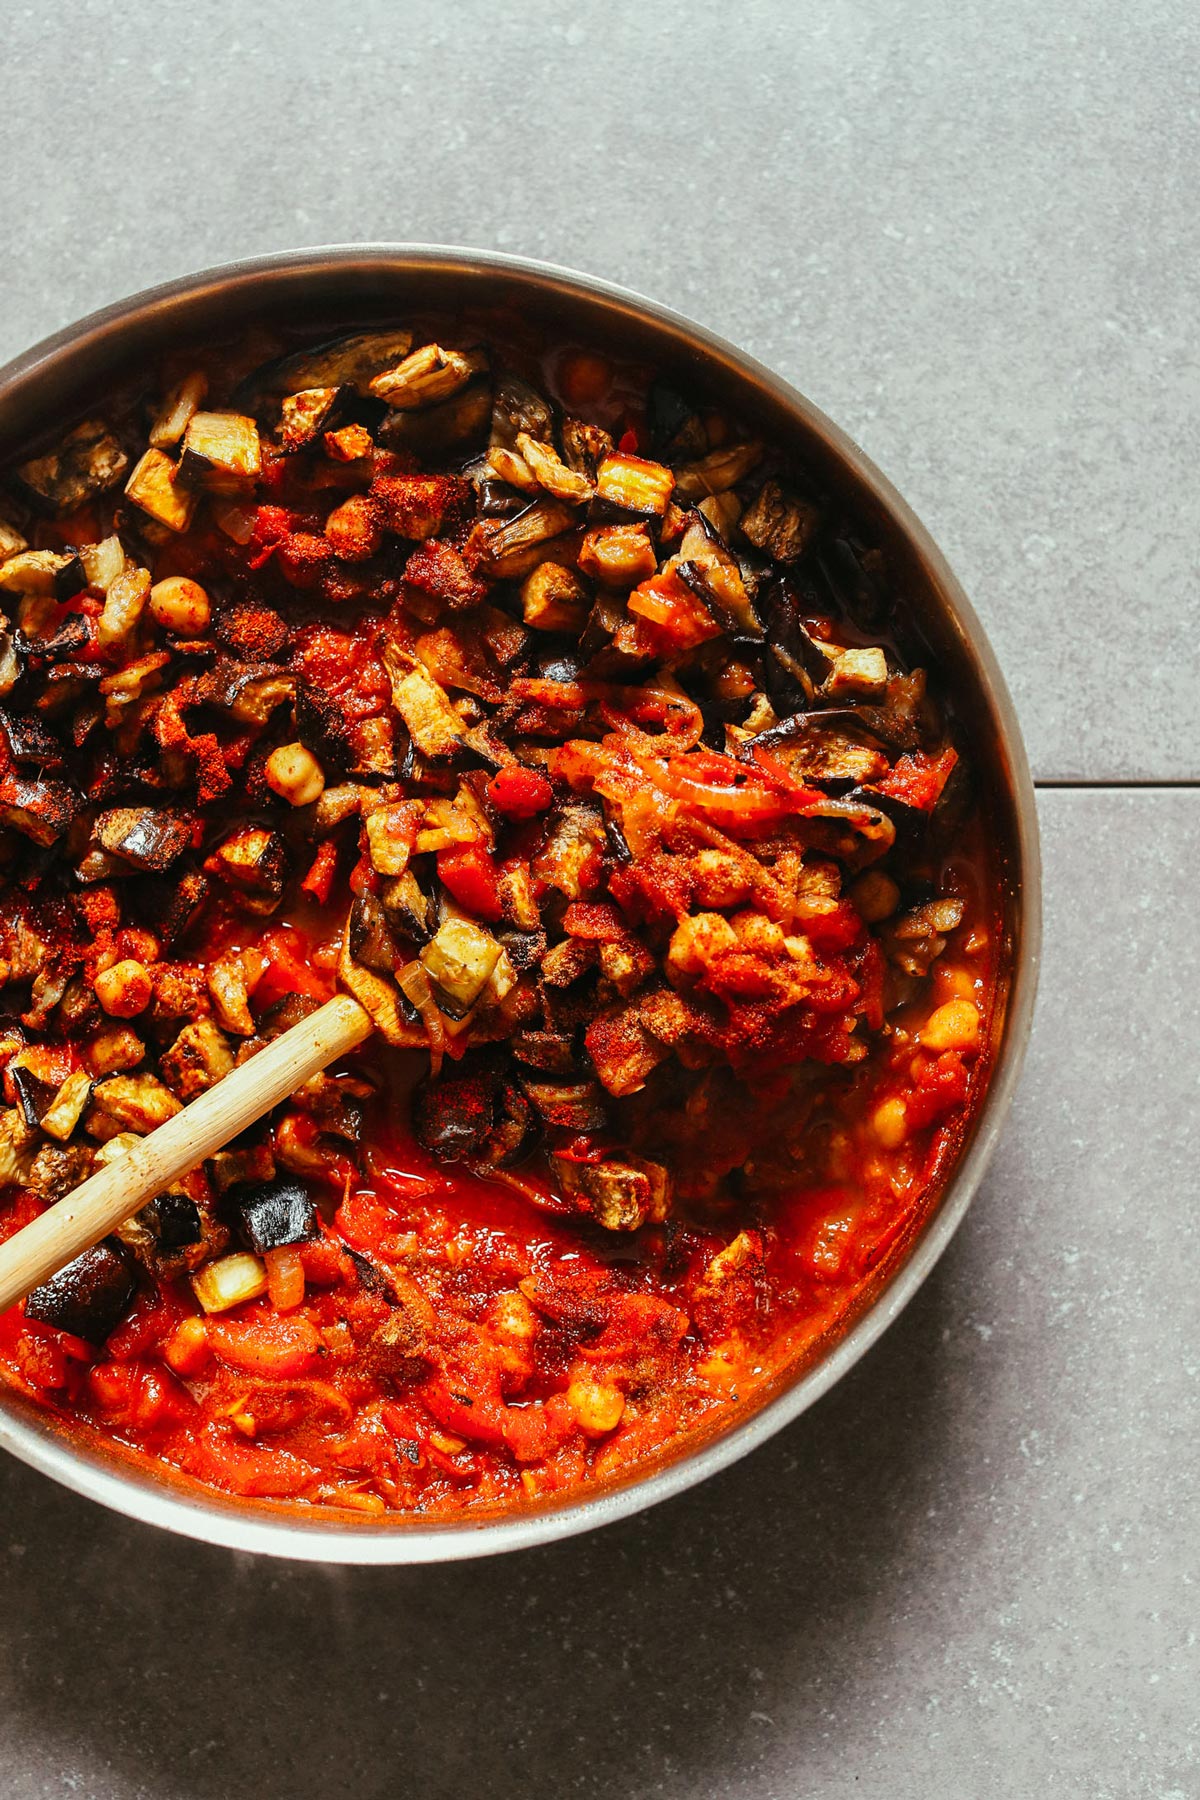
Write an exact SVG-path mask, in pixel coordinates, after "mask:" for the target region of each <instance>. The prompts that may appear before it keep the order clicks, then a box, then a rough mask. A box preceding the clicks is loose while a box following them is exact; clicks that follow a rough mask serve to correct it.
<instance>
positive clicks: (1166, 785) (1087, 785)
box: [1033, 775, 1200, 794]
mask: <svg viewBox="0 0 1200 1800" xmlns="http://www.w3.org/2000/svg"><path fill="white" fill-rule="evenodd" d="M1033 785H1034V787H1035V788H1036V789H1037V790H1038V792H1043V791H1044V792H1047V793H1061V792H1063V791H1064V790H1066V791H1067V792H1070V791H1071V790H1072V789H1075V790H1078V791H1080V792H1083V793H1095V792H1100V793H1110V794H1111V793H1122V792H1133V793H1136V792H1138V791H1139V790H1141V791H1145V790H1147V789H1149V790H1150V791H1151V792H1155V791H1157V792H1158V793H1180V792H1182V793H1188V792H1191V793H1194V792H1195V791H1196V790H1197V789H1200V781H1194V780H1191V779H1190V778H1188V777H1182V778H1181V779H1179V780H1178V781H1173V780H1171V779H1170V778H1166V779H1154V778H1149V777H1148V778H1146V779H1145V780H1142V779H1139V778H1137V777H1134V778H1133V779H1130V780H1121V779H1117V780H1115V781H1084V780H1079V781H1076V780H1074V779H1073V778H1071V777H1069V776H1066V777H1063V778H1062V779H1059V778H1058V777H1057V776H1053V775H1050V776H1046V777H1044V778H1041V779H1035V780H1034V784H1033Z"/></svg>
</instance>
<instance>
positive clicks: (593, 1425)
mask: <svg viewBox="0 0 1200 1800" xmlns="http://www.w3.org/2000/svg"><path fill="white" fill-rule="evenodd" d="M567 1404H568V1406H569V1407H570V1408H571V1411H572V1412H573V1413H574V1414H575V1420H576V1423H577V1424H578V1426H579V1429H580V1430H581V1431H586V1432H587V1434H588V1436H589V1437H605V1436H606V1435H607V1433H608V1432H610V1431H615V1430H616V1428H617V1426H618V1425H619V1424H620V1423H621V1415H622V1413H623V1412H624V1411H625V1396H624V1394H623V1393H622V1392H621V1390H620V1388H618V1387H612V1386H610V1385H609V1383H608V1382H606V1381H593V1380H592V1379H591V1378H590V1377H588V1376H583V1377H581V1378H580V1379H579V1380H577V1381H573V1382H572V1383H571V1384H570V1386H569V1387H568V1389H567Z"/></svg>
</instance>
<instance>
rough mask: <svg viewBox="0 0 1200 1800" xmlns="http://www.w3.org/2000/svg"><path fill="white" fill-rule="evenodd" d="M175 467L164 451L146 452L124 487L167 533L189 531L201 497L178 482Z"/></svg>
mask: <svg viewBox="0 0 1200 1800" xmlns="http://www.w3.org/2000/svg"><path fill="white" fill-rule="evenodd" d="M175 472H176V470H175V464H174V463H173V462H172V461H171V458H170V457H169V456H168V455H167V453H166V451H165V450H147V452H146V454H145V456H143V458H142V460H141V461H140V462H139V463H138V464H137V466H136V468H135V469H134V471H133V474H132V475H131V476H130V477H129V480H128V481H127V482H126V483H125V492H126V493H127V494H128V495H129V498H130V499H131V500H132V501H133V503H134V505H135V506H140V507H141V509H142V511H143V512H144V513H148V514H149V515H150V517H151V518H152V519H154V520H155V521H156V523H157V524H159V525H165V526H166V527H167V529H168V531H186V530H187V528H188V526H189V525H190V524H191V522H192V514H193V513H194V512H195V510H196V502H197V498H198V496H197V495H196V494H194V493H191V492H190V491H189V490H188V489H187V488H186V487H184V486H183V485H182V484H181V483H177V482H176V480H175Z"/></svg>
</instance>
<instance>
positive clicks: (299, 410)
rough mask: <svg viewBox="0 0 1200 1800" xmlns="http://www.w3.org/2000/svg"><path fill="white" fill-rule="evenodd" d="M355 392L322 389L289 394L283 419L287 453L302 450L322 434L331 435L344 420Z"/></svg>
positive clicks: (305, 389)
mask: <svg viewBox="0 0 1200 1800" xmlns="http://www.w3.org/2000/svg"><path fill="white" fill-rule="evenodd" d="M352 392H353V390H352V389H350V388H348V387H319V388H304V389H302V390H301V392H300V393H298V394H288V395H287V397H286V398H285V400H284V402H283V411H282V414H281V417H280V432H279V435H280V437H281V438H282V440H283V447H284V449H285V450H303V449H304V448H305V447H306V446H307V445H309V444H312V443H315V442H316V440H317V438H319V437H320V436H321V433H322V432H325V431H332V430H333V429H334V428H335V427H336V426H337V425H338V424H339V423H340V421H341V419H342V418H343V417H344V415H345V409H346V405H347V402H348V401H349V399H350V397H351V394H352Z"/></svg>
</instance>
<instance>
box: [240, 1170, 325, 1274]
mask: <svg viewBox="0 0 1200 1800" xmlns="http://www.w3.org/2000/svg"><path fill="white" fill-rule="evenodd" d="M224 1205H225V1207H226V1209H227V1210H228V1212H229V1214H230V1216H231V1219H232V1222H233V1224H234V1225H235V1226H236V1228H237V1232H238V1235H239V1237H240V1238H241V1239H242V1242H243V1243H244V1244H245V1246H246V1248H247V1249H248V1250H253V1251H254V1253H255V1254H256V1255H257V1256H262V1255H263V1254H264V1253H265V1252H266V1251H268V1250H281V1249H283V1247H284V1245H285V1244H303V1243H307V1242H308V1240H309V1239H310V1238H314V1237H316V1235H317V1209H316V1207H315V1206H314V1204H313V1201H312V1196H311V1195H310V1194H309V1191H308V1189H307V1188H306V1187H305V1186H304V1185H303V1183H302V1182H299V1181H294V1180H284V1181H263V1182H255V1183H254V1184H253V1185H251V1184H249V1183H247V1184H245V1185H238V1186H237V1187H231V1188H230V1189H229V1192H228V1193H227V1194H226V1195H225V1200H224Z"/></svg>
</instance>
